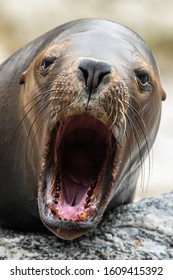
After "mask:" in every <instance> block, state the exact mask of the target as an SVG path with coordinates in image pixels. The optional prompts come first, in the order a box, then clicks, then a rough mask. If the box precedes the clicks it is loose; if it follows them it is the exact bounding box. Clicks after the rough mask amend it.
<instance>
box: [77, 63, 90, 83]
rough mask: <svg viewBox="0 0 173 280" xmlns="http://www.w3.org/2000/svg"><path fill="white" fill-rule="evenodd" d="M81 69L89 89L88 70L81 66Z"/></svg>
mask: <svg viewBox="0 0 173 280" xmlns="http://www.w3.org/2000/svg"><path fill="white" fill-rule="evenodd" d="M79 69H80V70H81V72H82V74H83V77H84V80H85V86H86V87H87V83H88V76H89V75H88V71H87V69H84V68H82V67H81V66H79Z"/></svg>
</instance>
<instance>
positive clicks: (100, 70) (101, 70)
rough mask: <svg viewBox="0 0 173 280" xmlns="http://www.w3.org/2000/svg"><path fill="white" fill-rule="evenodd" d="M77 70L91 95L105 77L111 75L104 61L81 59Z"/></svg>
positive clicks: (109, 68) (109, 67)
mask: <svg viewBox="0 0 173 280" xmlns="http://www.w3.org/2000/svg"><path fill="white" fill-rule="evenodd" d="M79 70H80V71H81V72H82V75H83V78H84V81H85V86H86V87H87V89H88V91H89V93H90V94H91V93H92V91H93V90H95V89H96V88H97V87H98V86H99V85H100V84H101V83H102V81H103V79H104V78H105V76H107V75H108V74H110V73H111V66H110V65H109V64H108V63H106V62H104V61H99V60H92V59H83V60H81V61H80V64H79Z"/></svg>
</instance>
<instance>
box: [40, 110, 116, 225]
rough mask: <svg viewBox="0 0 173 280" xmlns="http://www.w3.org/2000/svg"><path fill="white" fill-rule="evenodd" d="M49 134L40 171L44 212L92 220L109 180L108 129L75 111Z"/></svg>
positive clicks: (54, 216) (57, 217)
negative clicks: (44, 161)
mask: <svg viewBox="0 0 173 280" xmlns="http://www.w3.org/2000/svg"><path fill="white" fill-rule="evenodd" d="M52 134H53V135H52V136H51V137H52V140H51V141H50V142H51V144H49V145H50V147H49V152H48V155H47V156H46V157H47V159H46V161H47V162H48V163H49V164H47V166H46V169H47V170H46V171H45V172H44V173H45V175H44V176H45V179H44V186H43V189H44V191H43V193H44V201H45V213H46V216H47V217H48V216H49V218H51V219H53V220H56V221H58V220H64V221H72V222H78V223H80V222H84V221H89V222H90V221H93V220H94V219H95V217H96V215H97V212H98V210H99V205H100V204H101V203H102V201H103V200H104V199H105V197H106V195H107V192H108V189H106V188H108V187H109V185H110V183H111V180H112V164H113V163H112V162H113V155H112V154H113V150H114V149H115V146H116V140H115V138H114V137H113V135H112V131H111V130H109V129H108V128H107V126H106V125H104V124H103V123H102V122H101V121H99V120H97V119H95V118H94V117H91V116H88V115H76V116H72V117H68V118H65V119H63V120H62V121H61V122H60V123H59V125H58V129H57V128H56V131H54V133H52ZM113 147H114V149H113Z"/></svg>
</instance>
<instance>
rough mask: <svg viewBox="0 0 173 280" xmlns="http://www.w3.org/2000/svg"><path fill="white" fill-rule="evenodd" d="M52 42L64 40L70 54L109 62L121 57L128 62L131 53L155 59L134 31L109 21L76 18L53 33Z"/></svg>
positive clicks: (151, 62)
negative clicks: (67, 26) (73, 22)
mask: <svg viewBox="0 0 173 280" xmlns="http://www.w3.org/2000/svg"><path fill="white" fill-rule="evenodd" d="M54 44H57V45H60V46H62V45H63V44H64V45H65V46H66V47H65V48H64V51H65V52H66V54H68V55H69V56H73V57H79V56H81V57H92V58H95V59H100V60H107V61H108V62H110V63H113V61H115V60H116V61H117V63H118V62H122V61H123V60H124V59H125V60H126V61H129V62H130V63H131V62H132V61H133V60H134V59H136V58H135V57H138V58H139V57H142V58H143V59H144V60H145V61H146V63H149V64H154V63H153V62H155V61H154V58H153V56H152V53H151V51H150V49H149V48H148V47H147V45H146V43H145V42H144V41H143V40H142V39H141V38H140V37H139V36H138V35H137V34H136V33H135V32H133V31H131V30H130V29H128V28H126V27H124V26H122V25H120V24H117V23H114V22H109V21H102V20H97V21H94V20H93V21H92V20H91V21H83V22H77V23H75V24H74V25H72V26H69V28H67V29H66V30H63V32H62V33H59V34H58V35H57V36H56V35H55V38H54V39H53V40H52V43H51V45H54ZM61 49H62V48H61Z"/></svg>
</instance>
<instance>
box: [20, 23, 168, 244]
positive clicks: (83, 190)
mask: <svg viewBox="0 0 173 280" xmlns="http://www.w3.org/2000/svg"><path fill="white" fill-rule="evenodd" d="M20 83H21V95H22V106H23V108H24V111H25V115H26V116H27V122H28V123H30V127H31V128H30V136H31V138H32V135H34V138H32V139H34V141H35V146H36V147H37V149H35V150H34V158H35V160H36V161H38V162H39V164H40V173H39V174H38V208H39V213H40V217H41V220H42V221H43V223H44V224H45V226H46V227H48V228H49V229H50V230H51V231H52V232H53V233H54V234H55V235H57V236H59V237H61V238H63V239H74V238H76V237H78V236H80V235H82V234H84V233H86V232H88V231H89V230H91V229H93V228H94V227H95V226H96V225H97V224H98V222H99V221H100V220H101V218H102V216H103V214H104V212H105V210H106V208H107V206H108V205H109V204H111V205H113V207H116V206H117V205H118V204H121V203H122V202H126V201H128V200H129V197H130V194H131V193H132V192H133V190H134V188H135V183H136V180H137V177H138V174H139V170H140V166H141V163H142V162H143V160H144V158H145V156H146V155H147V154H148V152H149V150H150V148H151V146H152V144H153V142H154V139H155V137H156V134H157V130H158V127H159V122H160V113H161V101H162V100H164V99H165V93H164V91H163V89H162V86H161V83H160V79H159V73H158V68H157V65H156V62H155V59H154V57H153V55H152V53H151V51H150V49H149V48H148V47H147V45H146V44H145V42H144V41H143V40H142V39H141V38H140V37H139V36H138V35H137V34H136V33H134V32H133V31H131V30H129V29H128V28H126V27H124V26H121V25H119V24H117V23H114V22H110V21H104V20H94V19H88V20H81V21H76V22H73V23H72V24H71V25H68V28H66V30H65V31H64V30H63V32H58V34H57V33H56V32H55V36H54V39H53V40H52V41H51V43H49V44H48V46H46V48H44V49H43V50H42V51H41V52H40V53H39V54H38V55H37V56H36V57H35V59H34V60H33V62H32V63H31V65H30V66H29V67H28V69H27V70H26V71H25V72H24V73H23V74H22V76H21V80H20ZM25 119H26V118H25ZM122 194H123V195H122Z"/></svg>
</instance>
